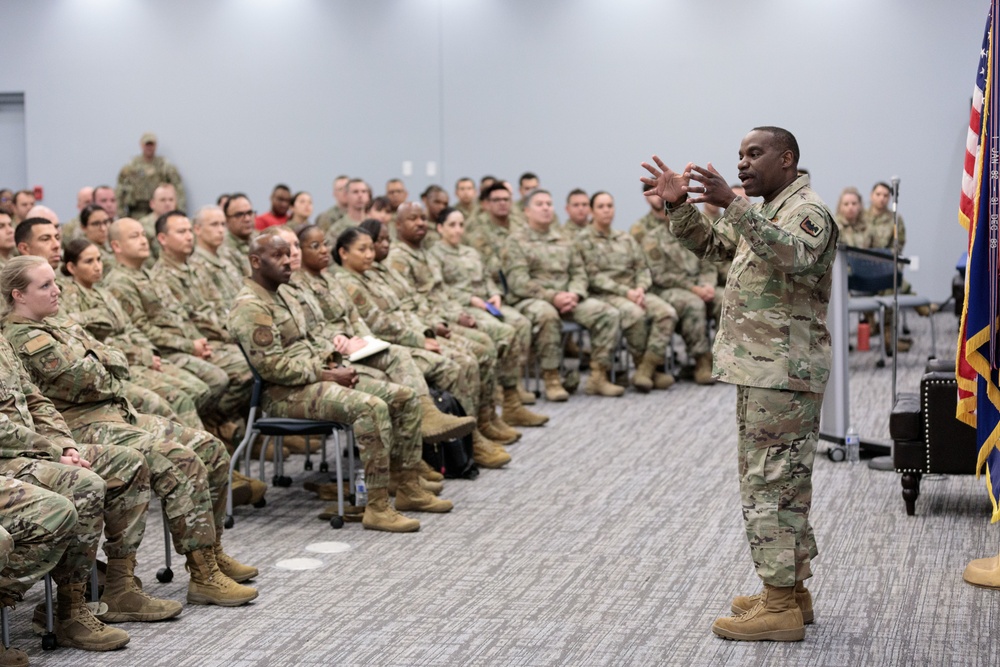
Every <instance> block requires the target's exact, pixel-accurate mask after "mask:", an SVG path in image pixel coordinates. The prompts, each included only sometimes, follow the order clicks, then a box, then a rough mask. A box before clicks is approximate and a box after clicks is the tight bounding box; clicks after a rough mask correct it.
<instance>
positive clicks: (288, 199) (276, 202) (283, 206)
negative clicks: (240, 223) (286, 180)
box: [254, 183, 292, 231]
mask: <svg viewBox="0 0 1000 667" xmlns="http://www.w3.org/2000/svg"><path fill="white" fill-rule="evenodd" d="M291 205H292V191H291V189H289V187H288V186H287V185H283V184H281V183H279V184H278V185H275V186H274V190H272V191H271V210H270V211H268V212H267V213H261V214H260V215H258V216H257V219H256V221H255V222H254V227H255V228H256V229H257V231H262V230H265V229H267V228H268V227H274V226H275V225H283V224H285V223H286V222H288V209H289V207H290V206H291Z"/></svg>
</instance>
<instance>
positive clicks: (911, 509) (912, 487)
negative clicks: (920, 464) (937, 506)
mask: <svg viewBox="0 0 1000 667" xmlns="http://www.w3.org/2000/svg"><path fill="white" fill-rule="evenodd" d="M920 476H921V475H920V473H919V472H904V473H903V476H902V478H901V479H900V482H901V483H902V485H903V502H904V503H906V515H907V516H914V515H915V514H916V512H917V498H918V497H919V496H920Z"/></svg>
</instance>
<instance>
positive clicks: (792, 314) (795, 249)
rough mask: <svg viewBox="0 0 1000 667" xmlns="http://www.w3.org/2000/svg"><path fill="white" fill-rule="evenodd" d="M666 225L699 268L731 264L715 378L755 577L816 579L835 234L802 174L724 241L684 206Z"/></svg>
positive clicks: (782, 581)
mask: <svg viewBox="0 0 1000 667" xmlns="http://www.w3.org/2000/svg"><path fill="white" fill-rule="evenodd" d="M670 218H671V228H672V230H673V232H674V233H675V234H676V235H677V238H679V239H681V242H682V243H684V245H686V246H687V247H688V248H690V249H691V250H693V251H694V252H695V253H697V254H699V255H700V256H702V257H704V258H706V259H718V258H722V257H726V256H732V257H733V266H732V271H731V273H730V276H729V281H728V282H727V284H726V290H725V295H724V298H723V303H722V316H721V318H720V322H719V333H718V335H717V336H716V339H715V350H714V351H715V355H714V356H715V359H714V362H715V372H716V375H717V376H718V377H719V378H720V379H722V380H723V381H725V382H730V383H733V384H736V385H738V387H737V406H736V410H737V424H738V427H739V430H738V432H739V452H738V455H739V471H740V494H741V497H742V501H743V518H744V524H745V527H746V532H747V537H748V539H749V542H750V552H751V555H752V556H753V560H754V565H755V566H756V568H757V574H758V575H759V576H760V577H761V579H763V580H764V583H766V584H769V585H771V586H778V587H787V586H793V585H794V584H795V583H796V582H797V581H802V580H804V579H807V578H809V577H810V576H812V571H811V569H810V561H811V559H813V558H815V557H816V555H817V553H818V552H817V549H816V541H815V538H814V537H813V532H812V528H811V526H810V525H809V519H808V517H809V507H810V504H811V502H812V464H813V459H814V457H815V452H816V440H817V436H818V431H819V414H820V407H821V405H822V402H823V390H824V388H825V387H826V381H827V378H828V377H829V375H830V362H831V352H830V334H829V331H828V330H827V327H826V312H827V306H828V305H829V301H830V285H831V281H832V272H831V270H830V269H831V267H832V265H833V260H834V257H835V255H836V249H837V237H838V232H837V226H836V224H835V223H834V221H833V216H832V215H831V214H830V212H829V210H827V208H826V206H825V205H824V204H823V202H822V201H821V200H820V198H819V196H818V195H816V194H815V193H814V192H813V191H812V190H811V189H810V188H809V178H808V177H807V176H800V177H799V178H797V179H795V181H793V182H792V183H791V184H790V185H789V186H788V187H787V188H785V189H784V190H783V191H782V192H780V193H778V195H777V196H776V197H774V199H773V200H772V201H770V202H767V203H758V204H754V205H752V206H751V205H750V203H749V202H748V201H747V200H746V199H743V198H740V197H738V198H736V200H734V201H733V203H732V204H730V206H729V208H728V209H727V210H726V213H725V215H724V216H723V219H724V220H725V221H727V222H728V223H729V224H730V225H731V229H733V230H734V231H735V232H737V234H736V235H735V236H723V235H721V234H720V233H719V231H720V229H724V227H721V226H719V225H715V226H713V225H712V224H711V223H710V222H709V221H708V220H707V219H706V218H704V217H703V216H701V214H700V213H699V212H698V210H697V209H696V208H694V207H693V206H691V205H687V204H685V205H682V206H679V207H677V208H675V209H674V210H672V211H671V213H670Z"/></svg>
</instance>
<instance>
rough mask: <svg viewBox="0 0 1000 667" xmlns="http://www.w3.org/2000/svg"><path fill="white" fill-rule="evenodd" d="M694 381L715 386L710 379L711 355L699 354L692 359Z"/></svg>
mask: <svg viewBox="0 0 1000 667" xmlns="http://www.w3.org/2000/svg"><path fill="white" fill-rule="evenodd" d="M694 381H695V382H697V383H698V384H715V378H714V377H712V353H711V352H706V353H705V354H699V355H698V356H697V357H695V359H694Z"/></svg>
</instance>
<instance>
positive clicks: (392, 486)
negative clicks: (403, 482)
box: [389, 468, 444, 496]
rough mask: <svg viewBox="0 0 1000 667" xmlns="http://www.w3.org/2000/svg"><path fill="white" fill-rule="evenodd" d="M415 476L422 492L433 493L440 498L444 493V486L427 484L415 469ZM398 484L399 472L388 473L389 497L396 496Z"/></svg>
mask: <svg viewBox="0 0 1000 667" xmlns="http://www.w3.org/2000/svg"><path fill="white" fill-rule="evenodd" d="M413 470H414V472H415V473H416V475H417V480H418V483H419V484H420V488H421V489H423V490H424V491H428V492H430V493H433V494H434V495H435V496H440V495H441V492H442V491H444V484H442V483H441V482H429V481H427V480H426V479H425V478H424V477H422V476H421V475H420V471H419V469H417V468H414V469H413ZM399 484H400V472H399V471H398V470H390V471H389V495H390V496H394V495H396V491H397V490H399Z"/></svg>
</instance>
